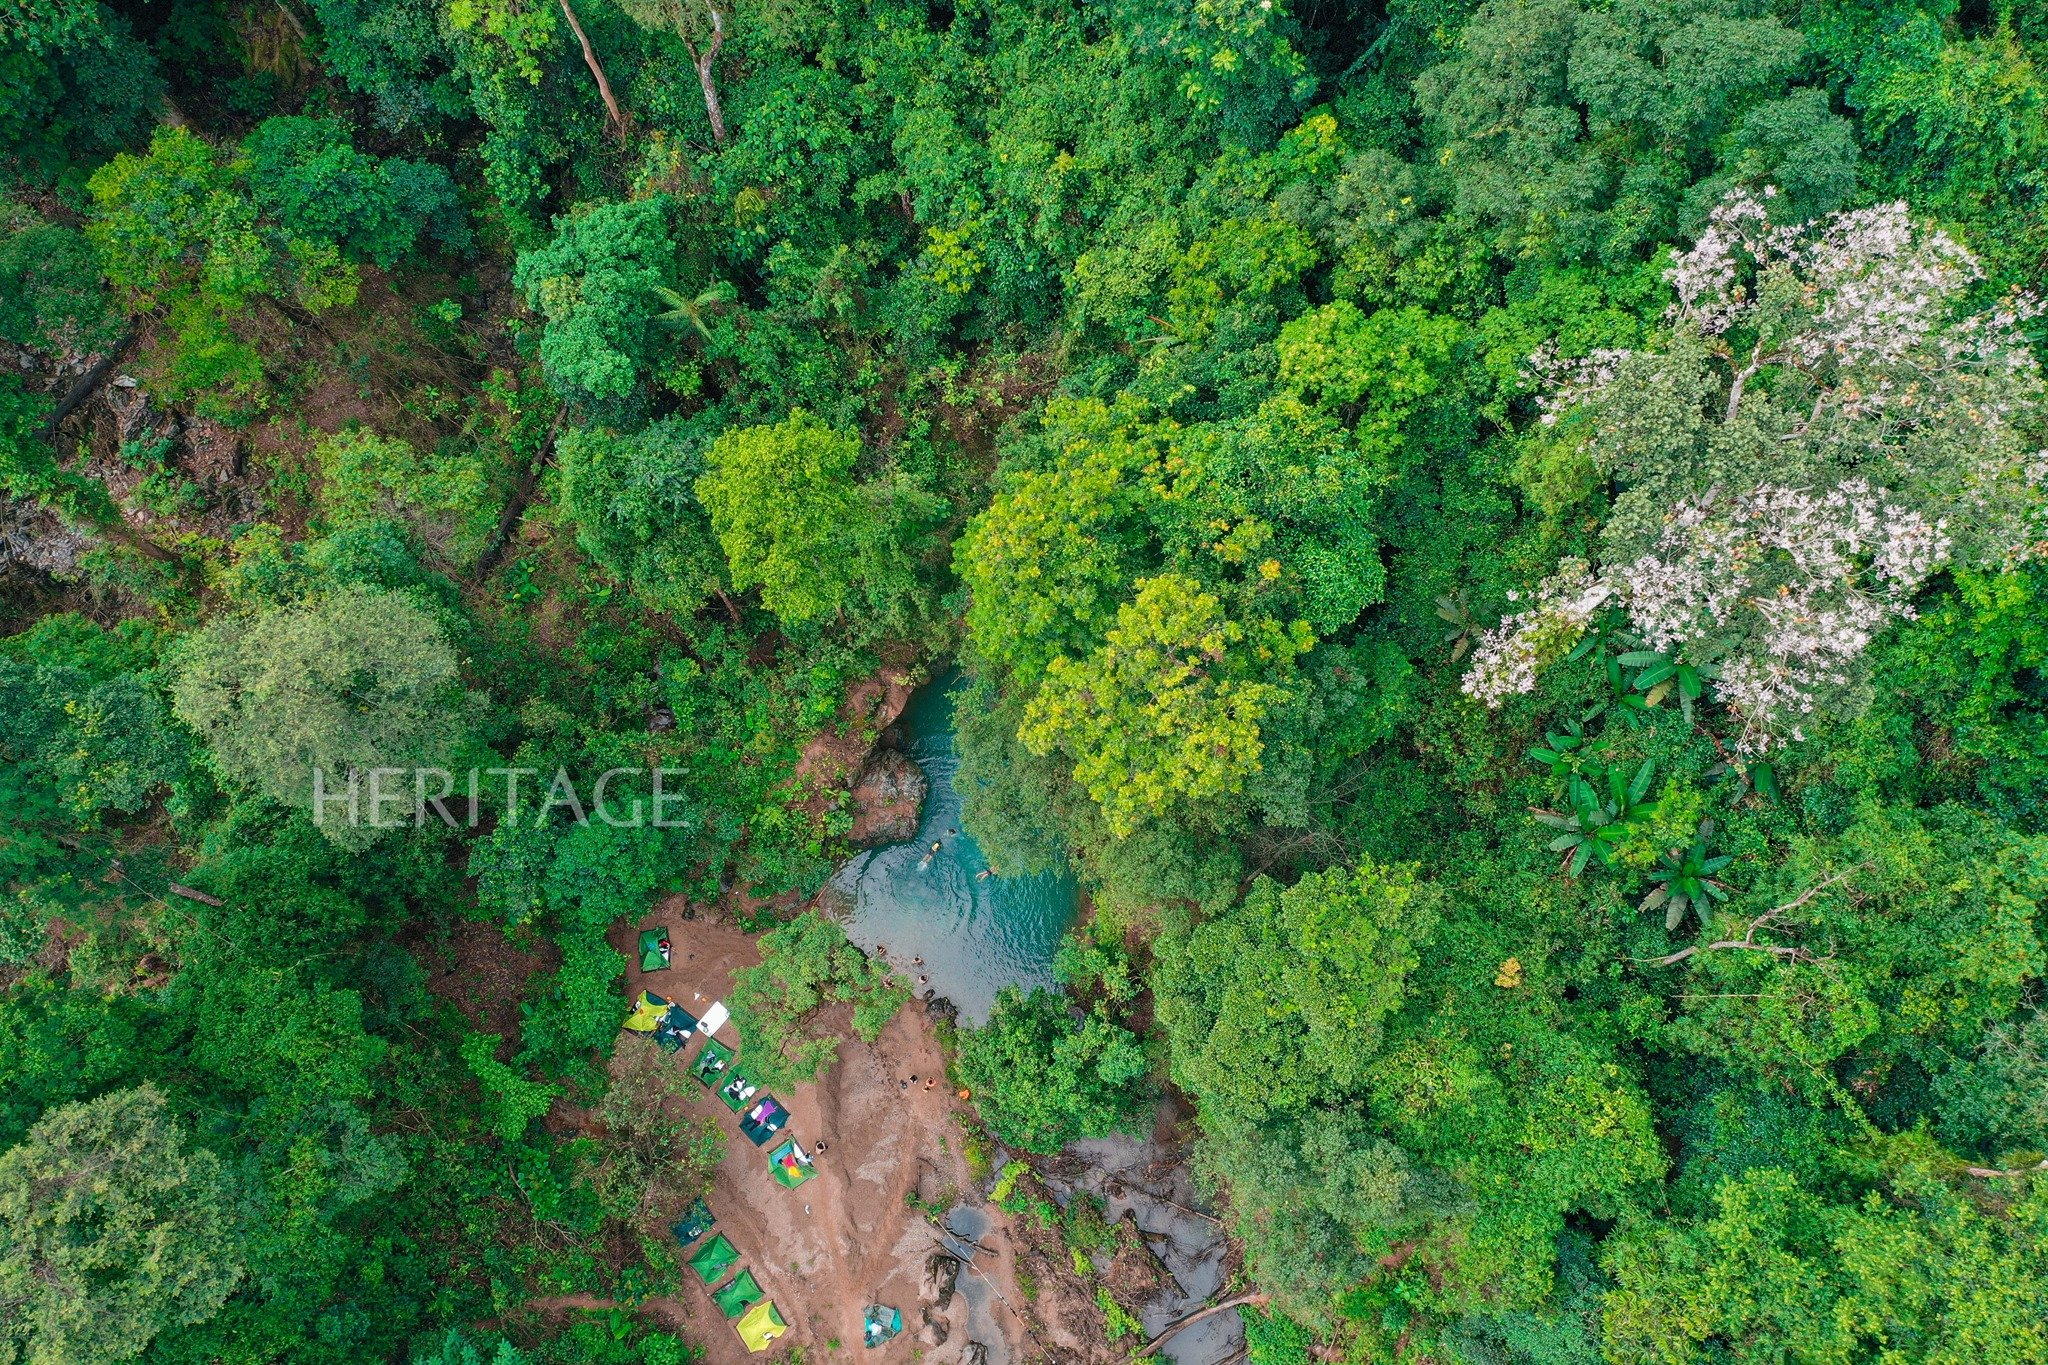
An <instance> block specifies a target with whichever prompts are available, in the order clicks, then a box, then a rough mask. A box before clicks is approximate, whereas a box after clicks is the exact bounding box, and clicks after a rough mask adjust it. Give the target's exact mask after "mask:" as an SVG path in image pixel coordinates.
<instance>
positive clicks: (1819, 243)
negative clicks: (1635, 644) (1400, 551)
mask: <svg viewBox="0 0 2048 1365" xmlns="http://www.w3.org/2000/svg"><path fill="white" fill-rule="evenodd" d="M1773 198H1775V191H1774V190H1771V189H1768V188H1767V189H1765V190H1763V191H1762V193H1761V194H1753V193H1751V192H1749V191H1746V190H1738V191H1736V192H1735V193H1733V194H1731V195H1729V196H1728V197H1727V198H1726V199H1724V200H1723V201H1722V203H1721V204H1720V205H1718V206H1717V207H1716V208H1715V209H1714V210H1713V213H1712V215H1711V216H1710V219H1709V222H1708V224H1707V227H1706V229H1705V231H1704V232H1702V233H1701V235H1700V237H1699V239H1698V240H1697V241H1696V242H1695V243H1694V244H1693V246H1692V247H1691V248H1690V249H1689V250H1686V251H1681V252H1678V253H1676V254H1675V255H1674V256H1673V257H1672V260H1671V265H1670V268H1669V270H1668V271H1667V272H1666V278H1667V280H1668V281H1669V282H1670V283H1671V285H1672V288H1673V289H1674V291H1675V292H1676V294H1677V297H1678V301H1677V302H1676V303H1675V304H1674V305H1673V307H1672V309H1671V314H1670V321H1671V323H1672V325H1673V326H1674V328H1676V329H1678V330H1680V331H1681V332H1689V333H1691V334H1692V335H1694V336H1696V337H1699V338H1704V339H1706V341H1707V342H1708V346H1709V352H1710V354H1712V355H1713V356H1715V357H1718V362H1717V363H1720V364H1724V365H1725V367H1726V368H1725V370H1724V371H1723V374H1724V377H1725V383H1726V399H1725V403H1718V404H1717V408H1718V419H1719V421H1721V422H1723V423H1732V422H1733V421H1734V420H1735V417H1736V415H1737V412H1738V410H1739V408H1740V404H1741V403H1742V400H1743V396H1744V389H1745V385H1746V384H1747V383H1748V382H1749V381H1750V380H1751V379H1753V378H1755V377H1756V376H1758V375H1759V374H1761V373H1762V372H1763V371H1764V370H1766V369H1767V368H1771V367H1779V368H1782V369H1784V370H1787V371H1793V372H1796V373H1797V374H1798V375H1799V376H1802V377H1803V378H1802V380H1801V381H1800V382H1802V383H1804V384H1805V385H1806V386H1807V395H1808V396H1807V397H1806V398H1801V399H1799V400H1797V401H1798V403H1799V407H1798V408H1797V409H1796V411H1794V412H1792V413H1790V414H1788V415H1786V416H1783V417H1781V418H1779V419H1778V420H1779V423H1780V424H1779V425H1778V426H1776V427H1767V428H1766V429H1767V430H1770V431H1772V432H1774V433H1780V432H1782V433H1783V434H1774V435H1773V436H1772V437H1771V438H1770V439H1772V440H1778V441H1789V440H1797V439H1802V438H1805V439H1808V440H1812V441H1818V442H1824V443H1825V444H1823V445H1821V446H1819V447H1816V448H1817V449H1821V450H1828V449H1840V450H1842V451H1844V452H1848V453H1849V456H1850V458H1848V459H1846V460H1838V457H1835V456H1828V457H1826V458H1827V459H1829V460H1838V462H1836V463H1835V468H1834V471H1833V472H1832V474H1822V473H1820V471H1819V470H1817V469H1816V470H1811V472H1810V473H1809V476H1808V477H1809V478H1812V479H1813V482H1812V483H1811V484H1810V485H1809V486H1804V487H1802V486H1794V485H1792V484H1789V483H1780V482H1775V481H1768V480H1767V481H1762V482H1758V483H1756V484H1755V485H1754V486H1751V487H1748V488H1747V489H1746V490H1745V491H1741V492H1734V493H1730V492H1727V491H1725V489H1724V490H1722V491H1717V492H1715V493H1710V494H1708V495H1707V496H1704V497H1697V498H1684V499H1680V500H1678V501H1677V502H1676V503H1675V504H1674V505H1671V506H1669V507H1668V508H1666V509H1665V510H1664V513H1663V516H1662V523H1661V527H1658V525H1657V523H1654V522H1652V523H1651V524H1650V526H1649V527H1647V528H1646V529H1647V530H1648V531H1649V532H1650V534H1651V535H1653V536H1654V540H1652V541H1650V542H1649V548H1648V550H1647V551H1645V552H1643V553H1640V554H1636V555H1635V557H1634V558H1633V560H1632V561H1631V562H1628V563H1621V564H1611V565H1608V566H1605V567H1604V568H1601V569H1599V570H1598V571H1595V570H1593V569H1590V568H1588V567H1587V566H1586V565H1585V564H1584V563H1583V562H1578V561H1572V562H1568V563H1567V564H1566V565H1564V566H1561V568H1560V572H1559V574H1558V576H1557V577H1555V578H1553V579H1550V580H1546V581H1545V583H1544V585H1543V588H1542V589H1541V590H1540V591H1539V595H1538V601H1537V604H1536V606H1535V607H1533V608H1531V609H1529V610H1525V611H1520V612H1517V613H1515V614H1514V615H1512V616H1509V617H1508V618H1507V619H1506V620H1504V621H1502V622H1501V624H1500V625H1499V627H1497V628H1496V629H1495V630H1493V631H1491V632H1488V633H1487V634H1486V635H1485V636H1484V637H1483V638H1482V640H1481V641H1480V643H1479V645H1478V647H1477V648H1476V649H1475V651H1474V653H1473V658H1472V663H1471V666H1470V668H1469V669H1468V671H1467V673H1466V675H1465V678H1464V680H1463V682H1462V684H1461V686H1462V689H1463V691H1464V692H1465V693H1466V694H1467V695H1469V696H1472V697H1474V698H1476V699H1478V700H1480V701H1482V702H1484V703H1485V704H1487V705H1488V706H1498V705H1499V704H1500V703H1501V702H1502V701H1504V700H1505V699H1506V698H1508V697H1509V696H1512V695H1515V694H1517V693H1526V692H1529V691H1532V690H1533V689H1534V687H1535V681H1536V674H1537V672H1538V671H1539V670H1540V669H1541V668H1542V667H1543V666H1544V665H1546V664H1547V663H1548V662H1550V661H1551V660H1553V659H1555V658H1557V657H1559V656H1560V655H1561V654H1562V653H1563V648H1560V647H1559V642H1560V641H1568V640H1570V639H1574V638H1576V637H1577V636H1578V635H1580V634H1582V633H1583V632H1584V630H1585V629H1586V627H1587V625H1588V624H1589V623H1590V621H1591V619H1592V616H1593V615H1594V613H1595V612H1596V611H1598V610H1599V609H1600V608H1602V607H1604V606H1607V605H1613V606H1617V607H1619V608H1620V609H1621V610H1622V612H1623V613H1624V614H1625V616H1626V618H1627V624H1628V628H1629V629H1630V630H1631V631H1632V632H1633V633H1634V634H1636V635H1637V636H1638V637H1639V638H1640V639H1641V640H1642V642H1643V644H1644V646H1645V647H1646V648H1649V649H1652V650H1655V651H1657V652H1658V653H1662V654H1667V655H1676V656H1678V657H1682V658H1686V659H1688V660H1690V661H1692V662H1695V663H1698V662H1703V661H1712V662H1714V663H1716V664H1717V666H1718V670H1719V672H1718V677H1717V678H1716V679H1715V693H1716V695H1717V697H1718V698H1719V700H1721V701H1722V702H1724V703H1725V704H1727V705H1728V706H1729V707H1730V708H1731V709H1732V710H1733V711H1734V712H1735V713H1736V714H1737V715H1738V716H1740V718H1741V719H1742V722H1743V725H1744V730H1745V732H1744V735H1743V738H1742V740H1741V741H1740V742H1741V745H1742V747H1743V748H1744V749H1745V750H1747V751H1749V752H1753V753H1760V752H1767V751H1769V750H1771V749H1773V748H1775V747H1777V746H1778V745H1780V744H1782V743H1784V742H1786V741H1787V740H1788V739H1802V738H1804V729H1803V726H1804V722H1805V718H1806V717H1808V716H1810V715H1812V714H1813V712H1814V711H1815V709H1816V705H1817V704H1818V702H1819V700H1820V699H1821V698H1822V697H1823V696H1824V694H1825V693H1826V692H1827V691H1828V690H1829V689H1831V688H1839V687H1844V686H1847V685H1849V684H1850V683H1851V682H1852V681H1853V680H1854V678H1855V673H1856V670H1855V665H1856V664H1857V662H1858V660H1859V659H1861V657H1862V656H1863V655H1864V654H1865V652H1866V651H1867V650H1868V649H1869V648H1870V646H1871V644H1872V643H1873V642H1874V641H1875V640H1876V639H1877V637H1878V636H1879V635H1880V634H1881V633H1882V631H1883V630H1884V629H1885V628H1886V627H1887V626H1889V625H1890V624H1891V623H1892V622H1893V621H1895V620H1897V619H1900V618H1903V617H1910V616H1911V615H1912V614H1913V609H1912V606H1911V602H1910V598H1911V596H1912V594H1913V593H1914V592H1915V591H1916V590H1917V589H1918V588H1919V587H1920V586H1921V585H1922V584H1923V583H1924V582H1925V581H1926V580H1927V578H1928V577H1929V576H1930V575H1931V574H1933V573H1934V572H1935V571H1936V570H1937V569H1939V568H1940V567H1941V566H1942V565H1943V564H1945V563H1947V562H1948V561H1949V559H1950V558H1951V556H1953V555H1957V554H1959V553H1961V552H1959V551H1958V549H1957V547H1956V544H1955V542H1954V540H1953V538H1952V536H1951V532H1950V524H1949V519H1950V518H1954V519H1956V524H1957V525H1958V526H1960V527H1962V528H1964V529H1965V530H1966V531H1967V532H1968V535H1967V536H1966V537H1965V539H1966V540H1967V542H1968V547H1969V554H1968V558H1970V559H1971V561H1972V562H1979V561H1984V562H1989V561H1999V562H2009V561H2010V560H2012V559H2014V558H2018V557H2023V556H2025V555H2027V554H2029V553H2034V552H2037V551H2040V550H2042V549H2044V548H2048V520H2044V518H2043V513H2044V509H2043V507H2042V506H2041V502H2042V500H2041V499H2040V497H2039V496H2038V492H2039V490H2040V489H2041V488H2042V486H2043V484H2044V483H2048V452H2038V453H2036V452H2031V451H2029V450H2027V449H2026V448H2025V447H2023V446H2020V445H2019V444H2018V442H2019V437H2020V433H2021V431H2022V430H2023V426H2022V425H2021V424H2019V422H2018V419H2019V417H2020V416H2021V413H2022V411H2023V410H2025V411H2033V410H2036V409H2038V407H2039V405H2040V401H2041V395H2042V391H2043V388H2042V384H2041V379H2040V369H2039V365H2038V363H2037V362H2036V360H2035V359H2034V356H2033V353H2032V350H2031V348H2030V347H2029V345H2028V343H2027V339H2026V337H2025V335H2024V333H2023V331H2022V330H2021V329H2022V326H2023V324H2025V323H2026V322H2028V321H2030V320H2031V319H2033V318H2036V317H2039V316H2041V315H2042V314H2043V312H2044V311H2048V305H2044V304H2043V303H2042V301H2041V300H2039V299H2037V298H2035V297H2033V296H2031V295H2026V294H2020V295H2014V296H2012V297H2010V298H2008V299H2006V300H2005V301H2003V302H2001V303H1999V304H1997V305H1995V306H1993V307H1990V308H1985V309H1981V310H1978V311H1975V312H1972V313H1969V314H1967V315H1964V314H1962V313H1961V310H1960V309H1959V308H1958V307H1957V304H1958V302H1959V300H1960V298H1961V296H1962V295H1963V293H1964V291H1965V290H1967V289H1969V288H1970V287H1971V285H1972V284H1974V283H1975V282H1976V281H1978V280H1979V279H1981V277H1982V271H1981V269H1980V268H1979V266H1978V263H1977V260H1976V258H1975V257H1974V256H1972V255H1971V254H1970V252H1969V251H1968V250H1966V249H1965V248H1964V247H1963V246H1962V245H1961V244H1960V243H1958V242H1956V241H1955V240H1954V239H1953V238H1951V237H1949V236H1948V235H1947V234H1946V233H1943V232H1940V231H1936V230H1931V229H1927V228H1923V227H1919V226H1916V225H1915V224H1914V223H1913V221H1912V218H1911V216H1910V214H1909V212H1908V210H1907V207H1906V205H1904V204H1903V203H1892V204H1881V205H1877V206H1875V207H1872V208H1867V209H1857V210H1853V211H1849V212H1843V213H1836V214H1831V215H1829V216H1828V217H1826V218H1823V219H1820V220H1817V221H1815V222H1810V223H1804V224H1797V225H1791V226H1774V225H1773V224H1772V223H1771V221H1770V214H1769V201H1770V200H1772V199H1773ZM1632 354H1633V353H1632V352H1629V351H1626V350H1606V351H1599V352H1595V353H1594V354H1592V355H1589V356H1587V357H1585V358H1583V359H1565V358H1563V357H1561V356H1560V355H1559V354H1558V349H1557V346H1556V345H1555V343H1547V344H1546V345H1544V346H1543V347H1541V348H1539V349H1538V350H1537V352H1536V353H1535V354H1534V355H1532V356H1531V357H1530V359H1529V369H1530V371H1531V373H1532V375H1533V377H1534V378H1535V379H1536V380H1537V382H1538V383H1539V385H1540V386H1541V394H1540V397H1539V400H1538V402H1539V406H1540V408H1541V411H1542V419H1541V420H1542V421H1543V422H1544V423H1546V424H1549V423H1554V422H1556V421H1557V420H1558V418H1559V417H1560V416H1561V415H1562V414H1563V413H1565V412H1566V411H1568V410H1570V409H1571V408H1573V407H1575V406H1577V405H1579V404H1582V403H1593V404H1598V403H1600V402H1601V401H1602V400H1604V399H1609V398H1613V399H1615V400H1616V401H1619V402H1621V403H1624V404H1625V403H1626V402H1627V399H1626V395H1625V394H1624V393H1623V388H1626V387H1627V385H1634V384H1639V383H1642V382H1650V381H1649V380H1647V379H1646V377H1645V376H1654V374H1655V373H1656V372H1655V371H1644V372H1641V373H1634V372H1631V373H1632V375H1633V377H1631V378H1629V379H1628V380H1627V385H1622V386H1617V385H1616V381H1617V379H1618V378H1620V377H1622V376H1623V373H1624V370H1623V367H1624V364H1625V362H1627V361H1628V360H1629V359H1630V357H1631V355H1632ZM1773 387H1774V390H1781V391H1782V392H1785V393H1789V392H1793V391H1796V390H1791V389H1784V388H1783V386H1773ZM1631 391H1632V390H1631ZM1809 399H1810V400H1811V412H1810V414H1809V413H1808V412H1807V404H1808V401H1809ZM1767 401H1774V402H1777V401H1782V400H1781V399H1778V398H1774V399H1771V400H1767ZM1824 419H1825V422H1824V425H1817V424H1822V423H1823V421H1824ZM1619 429H1622V430H1626V428H1619ZM1916 431H1919V432H1925V433H1926V434H1925V435H1922V436H1914V435H1913V434H1912V433H1914V432H1916ZM1604 438H1605V422H1604V419H1603V421H1602V423H1600V424H1598V425H1596V429H1595V431H1594V432H1593V433H1592V434H1591V435H1590V436H1589V438H1588V439H1589V440H1591V441H1593V442H1594V443H1595V444H1598V443H1599V442H1600V441H1602V440H1603V439H1604ZM1631 439H1633V438H1631ZM1915 442H1919V444H1915ZM1880 445H1881V446H1882V448H1883V449H1884V450H1885V451H1886V452H1887V453H1888V455H1889V456H1890V457H1891V459H1892V460H1893V462H1894V463H1893V465H1892V468H1893V471H1894V473H1896V474H1898V475H1899V476H1900V477H1901V478H1902V480H1903V483H1900V484H1896V485H1894V486H1895V487H1909V486H1915V485H1919V486H1920V488H1919V492H1918V493H1916V494H1915V496H1916V497H1918V498H1919V499H1920V500H1921V501H1922V502H1923V503H1924V504H1925V506H1926V508H1927V509H1928V510H1926V511H1922V510H1920V509H1919V508H1916V507H1915V506H1912V505H1909V502H1908V499H1907V498H1905V497H1903V496H1901V495H1899V494H1895V493H1892V492H1888V491H1887V490H1885V489H1883V488H1879V487H1875V486H1873V484H1872V483H1870V482H1869V481H1868V480H1867V479H1865V478H1863V477H1859V476H1857V475H1856V474H1855V473H1854V471H1855V470H1856V469H1857V468H1858V467H1859V465H1860V464H1862V462H1863V460H1864V459H1865V458H1867V456H1868V455H1869V454H1870V453H1871V452H1872V451H1873V450H1875V449H1877V448H1879V446H1880ZM1636 458H1637V459H1638V460H1640V459H1641V456H1637V457H1636ZM1596 459H1597V456H1596ZM1929 459H1931V460H1932V461H1933V462H1932V463H1926V461H1927V460H1929ZM1815 476H1817V477H1815ZM1749 477H1751V478H1754V477H1755V475H1754V474H1753V473H1752V474H1751V475H1749ZM1745 481H1746V480H1745ZM2016 487H2017V490H2018V491H2017V494H2015V491H2014V490H2015V488H2016ZM2015 498H2016V499H2017V501H2016V503H2015V501H2014V500H2015ZM2015 505H2016V506H2018V507H2019V508H2020V512H2019V513H2018V514H2017V515H2015V514H2014V512H2013V507H2014V506H2015ZM1636 543H1637V544H1639V545H1640V544H1642V543H1644V542H1643V541H1641V540H1638V541H1637V542H1636ZM1631 553H1633V551H1632V552H1631ZM1568 647H1569V645H1568V644H1566V645H1565V646H1564V648H1568Z"/></svg>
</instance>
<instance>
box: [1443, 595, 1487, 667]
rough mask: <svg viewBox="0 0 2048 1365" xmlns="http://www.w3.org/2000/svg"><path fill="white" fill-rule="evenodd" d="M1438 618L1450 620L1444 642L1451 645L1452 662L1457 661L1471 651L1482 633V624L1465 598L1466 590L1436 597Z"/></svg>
mask: <svg viewBox="0 0 2048 1365" xmlns="http://www.w3.org/2000/svg"><path fill="white" fill-rule="evenodd" d="M1436 614H1437V619H1439V620H1442V621H1448V622H1449V623H1450V626H1451V628H1450V629H1449V630H1447V631H1445V632H1444V643H1445V644H1447V645H1449V646H1450V647H1451V662H1452V663H1456V662H1458V660H1460V659H1462V658H1464V657H1465V656H1466V655H1467V654H1468V653H1470V652H1471V649H1472V642H1473V641H1474V640H1477V639H1478V638H1479V635H1480V631H1481V629H1482V628H1481V626H1480V624H1479V622H1478V621H1477V620H1475V619H1474V618H1473V615H1472V606H1471V604H1470V603H1469V602H1467V601H1466V600H1465V590H1464V589H1463V588H1460V589H1458V591H1457V595H1456V596H1452V595H1451V594H1449V593H1446V594H1445V595H1443V596H1442V597H1439V598H1437V599H1436Z"/></svg>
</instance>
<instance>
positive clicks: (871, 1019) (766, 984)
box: [732, 910, 910, 1086]
mask: <svg viewBox="0 0 2048 1365" xmlns="http://www.w3.org/2000/svg"><path fill="white" fill-rule="evenodd" d="M760 946H761V961H760V963H759V964H758V965H756V966H752V967H744V968H742V969H740V970H739V971H738V972H736V973H735V974H734V976H733V987H732V1017H733V1022H734V1023H735V1024H736V1025H737V1026H738V1027H739V1031H740V1037H741V1038H742V1039H743V1040H744V1041H745V1046H746V1049H747V1074H748V1075H749V1076H750V1077H752V1078H753V1079H754V1080H755V1081H757V1082H759V1083H760V1084H762V1085H764V1086H768V1085H794V1084H796V1083H798V1082H802V1081H808V1080H812V1079H814V1078H816V1076H817V1075H818V1073H819V1072H821V1071H823V1070H824V1069H825V1068H826V1067H828V1066H830V1065H831V1064H832V1059H833V1058H834V1057H836V1056H837V1055H838V1054H839V1039H838V1038H837V1037H836V1036H834V1035H832V1034H829V1033H821V1032H819V1031H818V1025H817V1020H816V1018H815V1016H816V1014H817V1012H818V1011H819V1010H821V1009H823V1008H824V1007H825V1006H827V1005H831V1004H835V1003H839V1004H847V1003H850V1004H851V1005H852V1006H853V1030H854V1032H855V1033H857V1034H859V1035H860V1036H861V1037H862V1038H863V1039H865V1040H867V1041H868V1042H871V1043H872V1042H873V1041H874V1040H875V1039H876V1038H878V1037H880V1036H881V1033H882V1026H883V1025H884V1024H887V1023H888V1022H889V1020H890V1019H892V1018H893V1017H895V1014H896V1011H897V1010H899V1009H901V1008H902V1007H903V1004H904V1002H905V1001H907V1000H909V999H910V987H909V986H908V985H907V984H905V983H904V982H902V981H901V980H899V979H898V978H897V977H895V976H894V975H893V974H891V973H890V971H889V969H888V968H887V967H886V966H883V965H881V964H879V963H877V962H875V961H874V960H872V959H871V958H869V957H868V955H867V954H865V953H863V952H862V951H861V950H860V949H858V948H856V947H854V946H853V944H851V943H849V942H848V941H847V938H846V931H845V930H843V929H841V928H840V927H839V926H838V925H837V924H835V923H834V922H833V921H831V920H829V919H826V918H825V917H824V916H823V915H821V914H819V913H818V912H817V911H815V910H806V911H805V912H804V913H803V914H801V915H798V916H797V917H796V918H795V919H793V920H791V921H790V922H789V923H787V924H785V925H783V926H782V927H781V928H779V929H773V930H770V931H769V932H768V933H765V934H763V935H761V938H760Z"/></svg>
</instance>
